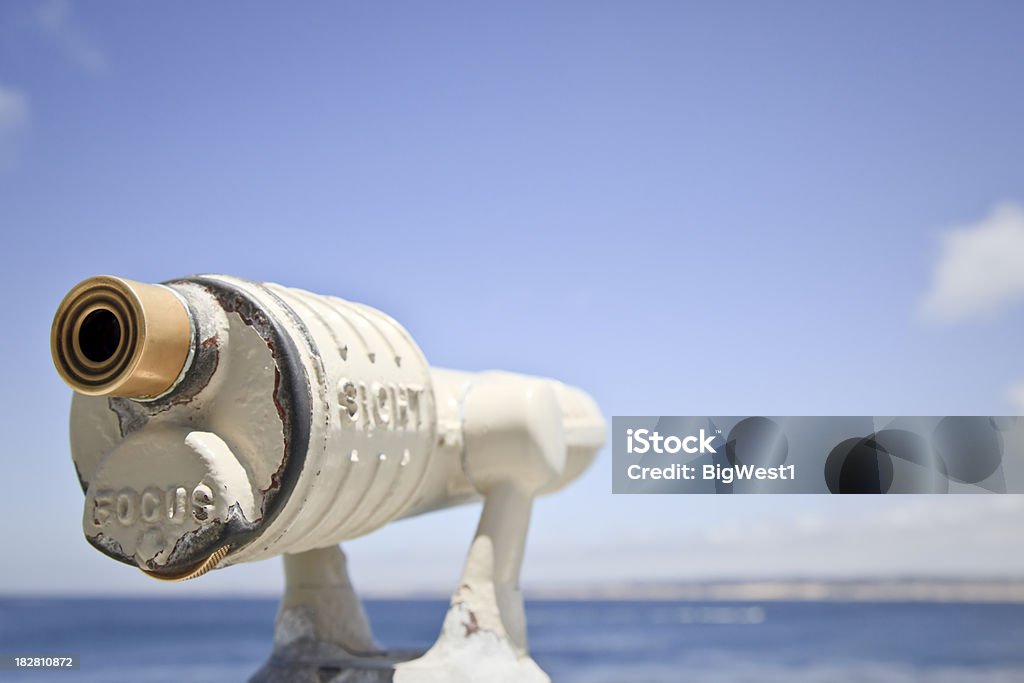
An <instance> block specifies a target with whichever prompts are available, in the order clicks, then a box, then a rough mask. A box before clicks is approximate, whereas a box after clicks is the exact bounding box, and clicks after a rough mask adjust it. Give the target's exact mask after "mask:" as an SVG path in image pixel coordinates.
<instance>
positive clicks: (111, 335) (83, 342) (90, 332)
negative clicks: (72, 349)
mask: <svg viewBox="0 0 1024 683" xmlns="http://www.w3.org/2000/svg"><path fill="white" fill-rule="evenodd" d="M120 345H121V323H119V322H118V321H117V316H115V315H114V314H113V313H112V312H111V311H108V310H106V309H104V308H101V309H98V310H95V311H93V312H92V313H90V314H89V315H87V316H85V320H83V321H82V326H81V327H80V328H79V330H78V347H79V348H80V349H81V350H82V354H83V355H84V356H85V357H86V358H88V359H89V360H91V361H92V362H93V363H102V362H104V361H106V360H109V359H110V358H111V357H112V356H113V355H114V354H115V353H116V352H117V349H118V347H119V346H120Z"/></svg>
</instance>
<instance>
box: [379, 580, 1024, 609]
mask: <svg viewBox="0 0 1024 683" xmlns="http://www.w3.org/2000/svg"><path fill="white" fill-rule="evenodd" d="M525 593H526V596H527V599H532V600H652V601H657V600H678V601H692V602H751V601H758V602H773V601H774V602H800V601H807V602H937V603H947V602H963V603H967V602H973V603H979V602H991V603H1024V578H1020V579H974V578H971V579H945V578H942V579H939V578H894V579H751V580H743V579H737V580H722V581H646V582H639V581H638V582H606V583H595V584H578V585H566V584H558V585H554V584H547V585H537V586H527V587H526V588H525ZM365 595H366V596H367V597H370V598H436V597H439V594H438V593H436V592H434V591H416V590H412V591H372V590H371V591H366V592H365Z"/></svg>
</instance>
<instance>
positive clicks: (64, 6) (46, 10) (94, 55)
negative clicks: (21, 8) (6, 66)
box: [33, 0, 107, 76]
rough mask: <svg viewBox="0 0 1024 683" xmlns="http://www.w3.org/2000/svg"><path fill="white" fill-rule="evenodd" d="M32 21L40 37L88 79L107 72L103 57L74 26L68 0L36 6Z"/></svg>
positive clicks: (89, 40) (97, 48)
mask: <svg viewBox="0 0 1024 683" xmlns="http://www.w3.org/2000/svg"><path fill="white" fill-rule="evenodd" d="M33 19H34V21H35V24H36V26H38V27H39V30H40V31H42V33H43V35H45V36H46V37H47V38H48V39H49V40H50V41H51V42H52V43H53V44H54V45H56V46H57V47H58V48H59V49H60V50H61V52H63V53H64V55H65V56H66V57H67V58H68V59H69V60H70V61H71V63H72V64H74V65H75V66H77V67H78V68H79V69H81V70H82V71H84V72H86V73H87V74H89V75H91V76H102V75H103V74H105V73H106V72H107V56H106V54H105V53H104V52H103V50H101V49H100V48H99V46H98V45H96V43H95V42H94V41H93V39H92V38H91V37H90V36H89V34H88V33H86V32H85V31H84V30H83V29H82V27H81V26H79V25H78V22H77V21H76V20H75V17H74V16H73V12H72V7H71V3H70V1H69V0H49V1H48V2H44V3H42V4H40V5H39V6H38V7H37V8H36V11H35V13H34V15H33Z"/></svg>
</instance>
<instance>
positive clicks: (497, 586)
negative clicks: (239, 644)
mask: <svg viewBox="0 0 1024 683" xmlns="http://www.w3.org/2000/svg"><path fill="white" fill-rule="evenodd" d="M51 347H52V352H53V359H54V363H55V365H56V367H57V370H58V372H59V373H60V375H61V377H62V378H63V379H64V380H65V381H66V382H67V383H68V384H69V385H70V386H71V387H72V389H74V390H75V395H74V399H73V401H72V404H71V450H72V457H73V459H74V463H75V468H76V470H77V472H78V477H79V479H80V481H81V484H82V489H83V491H84V492H85V508H84V511H83V515H82V525H83V528H84V530H85V536H86V538H87V539H88V541H89V542H90V543H91V544H92V545H93V546H95V547H96V548H97V549H99V550H100V551H102V552H103V553H105V554H106V555H109V556H110V557H112V558H114V559H116V560H119V561H121V562H124V563H127V564H131V565H134V566H137V567H138V568H139V569H141V570H142V571H143V572H145V573H146V574H148V575H149V576H152V577H154V578H157V579H163V580H181V579H190V578H194V577H197V576H200V575H202V574H204V573H206V572H208V571H210V570H212V569H217V568H222V567H226V566H229V565H232V564H236V563H239V562H249V561H253V560H261V559H264V558H267V557H270V556H272V555H283V556H284V566H285V576H286V588H285V595H284V599H283V601H282V604H281V609H280V611H279V613H278V618H277V623H276V629H275V636H274V652H273V654H272V655H271V658H270V661H269V662H268V663H267V665H265V666H264V667H263V669H261V670H260V671H259V672H258V673H257V674H256V675H255V676H254V679H253V680H259V681H277V680H282V681H283V680H317V681H319V680H325V681H326V680H329V679H330V678H331V676H330V675H327V674H328V673H330V672H334V674H338V673H339V672H346V671H359V672H360V673H359V674H358V675H357V678H358V680H360V681H374V680H381V681H384V680H392V676H393V680H394V681H397V682H398V683H417V682H421V681H442V680H443V681H474V682H477V683H481V682H486V681H516V682H531V681H547V680H548V678H547V676H546V675H545V674H544V673H543V672H542V671H541V670H540V669H539V668H538V667H537V665H536V664H535V663H534V662H533V660H532V659H531V658H530V657H529V654H528V651H527V642H526V626H525V620H524V616H523V602H522V595H521V594H520V592H519V588H518V577H519V569H520V565H521V563H522V558H523V547H524V544H525V540H526V531H527V526H528V523H529V517H530V510H531V507H532V501H533V498H534V497H535V496H537V495H539V494H543V493H549V492H552V491H555V490H558V489H559V488H561V487H563V486H564V485H566V484H567V483H568V482H570V481H572V480H573V479H575V478H576V477H577V476H579V474H580V473H581V472H582V471H583V470H584V469H585V468H586V467H587V465H588V464H589V463H590V462H591V460H592V459H593V457H594V455H595V454H596V452H597V450H598V449H599V448H600V447H601V445H602V444H603V443H604V439H605V423H604V420H603V419H602V417H601V413H600V411H599V410H598V408H597V406H596V405H595V404H594V402H593V401H592V400H591V399H590V397H589V396H587V394H585V393H584V392H582V391H580V390H579V389H574V388H571V387H567V386H565V385H563V384H560V383H558V382H555V381H552V380H548V379H540V378H536V377H528V376H524V375H516V374H509V373H504V372H482V373H468V372H455V371H451V370H441V369H437V368H430V367H429V366H428V365H427V361H426V359H425V358H424V357H423V354H422V353H421V352H420V350H419V348H418V347H417V346H416V344H415V343H414V342H413V340H412V338H411V337H410V336H409V334H408V333H407V332H406V331H405V330H404V329H403V328H402V327H401V326H400V325H399V324H398V323H396V322H395V321H394V320H392V319H391V318H389V317H388V316H386V315H384V314H383V313H381V312H380V311H377V310H375V309H373V308H369V307H367V306H363V305H360V304H354V303H349V302H347V301H343V300H341V299H337V298H334V297H327V296H318V295H315V294H310V293H309V292H305V291H301V290H297V289H290V288H286V287H282V286H280V285H275V284H260V283H255V282H249V281H245V280H240V279H237V278H233V277H227V276H222V275H205V276H198V277H190V278H185V279H182V280H175V281H173V282H168V283H166V284H162V285H151V284H141V283H138V282H133V281H130V280H123V279H120V278H115V277H107V276H100V277H94V278H90V279H88V280H85V281H84V282H82V283H80V284H78V285H77V286H76V287H74V288H73V289H72V290H71V291H70V292H69V293H68V295H67V296H66V297H65V298H64V301H63V302H62V303H61V305H60V307H59V309H58V311H57V314H56V316H55V318H54V322H53V329H52V335H51ZM481 498H482V499H483V512H482V514H481V517H480V524H479V527H478V529H477V532H476V536H475V538H474V539H473V542H472V545H471V546H470V551H469V557H468V559H467V561H466V565H465V569H464V572H463V577H462V579H461V581H460V583H459V587H458V589H457V590H456V591H455V593H454V594H453V596H452V600H451V606H450V608H449V611H448V614H447V616H446V617H445V621H444V624H443V626H442V631H441V635H440V637H439V638H438V640H437V642H436V644H435V645H434V646H433V647H432V648H431V649H430V650H429V651H428V652H427V653H426V654H424V655H423V656H421V657H418V658H414V659H413V658H411V657H412V655H404V656H402V655H398V654H395V653H388V652H385V651H383V650H381V648H380V647H378V646H377V645H376V643H375V641H374V639H373V636H372V634H371V632H370V629H369V625H368V623H367V621H366V618H365V616H364V613H363V611H362V608H361V605H360V603H359V600H358V598H357V597H356V595H355V593H354V591H353V589H352V586H351V584H350V582H349V580H348V576H347V572H346V568H345V558H344V555H343V554H342V553H341V550H340V548H339V547H338V545H337V544H338V543H339V542H340V541H343V540H346V539H352V538H356V537H358V536H362V535H363V534H367V533H369V532H371V531H373V530H375V529H378V528H380V527H382V526H384V525H385V524H387V523H388V522H390V521H392V520H397V519H402V518H404V517H410V516H412V515H418V514H421V513H423V512H429V511H431V510H437V509H441V508H446V507H450V506H453V505H457V504H461V503H466V502H470V501H474V500H478V499H481ZM374 676H377V677H378V678H374ZM345 680H349V679H348V678H346V679H345ZM352 680H355V679H352Z"/></svg>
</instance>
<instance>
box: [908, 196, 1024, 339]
mask: <svg viewBox="0 0 1024 683" xmlns="http://www.w3.org/2000/svg"><path fill="white" fill-rule="evenodd" d="M941 239H942V249H941V253H940V254H939V260H938V262H937V263H936V264H935V268H934V270H933V272H932V286H931V289H930V290H929V292H928V293H927V295H926V296H925V298H924V300H923V301H922V303H921V314H922V315H923V316H924V317H925V318H927V319H929V320H934V321H938V322H958V321H961V320H966V319H968V318H976V317H981V316H988V315H993V314H995V313H998V312H999V311H1001V310H1003V309H1005V308H1007V307H1009V306H1011V305H1013V304H1015V303H1019V302H1021V301H1024V210H1022V209H1021V207H1020V206H1019V205H1017V204H1014V203H1005V204H1001V205H999V206H997V207H996V208H995V209H994V210H993V211H992V212H991V213H990V214H989V215H988V216H987V217H986V218H984V219H983V220H981V221H979V222H977V223H974V224H973V225H967V226H963V227H958V228H954V229H952V230H949V231H947V232H946V233H945V234H943V235H942V238H941Z"/></svg>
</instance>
